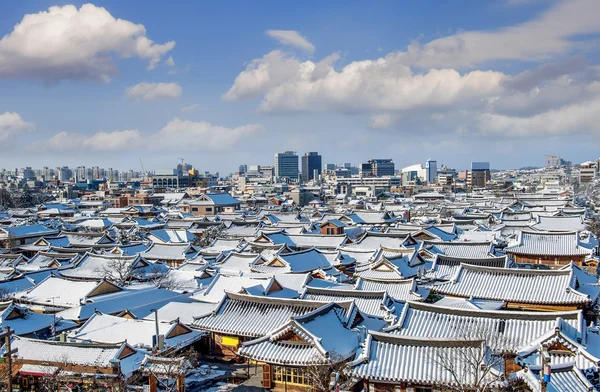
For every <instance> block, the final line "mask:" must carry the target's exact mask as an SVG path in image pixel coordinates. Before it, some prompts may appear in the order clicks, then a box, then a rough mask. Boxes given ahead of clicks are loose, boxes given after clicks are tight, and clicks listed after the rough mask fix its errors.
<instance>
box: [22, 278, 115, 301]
mask: <svg viewBox="0 0 600 392" xmlns="http://www.w3.org/2000/svg"><path fill="white" fill-rule="evenodd" d="M107 285H108V286H107ZM101 288H102V290H100V289H101ZM104 288H108V289H109V290H108V291H107V292H109V291H120V290H121V288H120V287H117V286H115V285H113V284H111V283H109V282H106V281H100V282H98V281H84V280H71V279H66V278H63V277H60V276H49V277H47V278H46V279H44V280H43V281H41V282H40V283H39V284H38V285H37V286H35V287H33V288H32V289H31V290H29V291H28V292H27V293H24V294H23V295H22V296H21V299H22V300H23V301H26V302H29V303H34V304H38V305H44V306H49V307H51V306H57V307H63V308H71V307H75V306H79V305H80V304H81V303H82V302H85V300H86V299H87V298H91V297H93V296H94V295H98V294H99V292H100V291H104Z"/></svg>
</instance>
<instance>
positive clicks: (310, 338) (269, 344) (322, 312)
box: [239, 303, 359, 366]
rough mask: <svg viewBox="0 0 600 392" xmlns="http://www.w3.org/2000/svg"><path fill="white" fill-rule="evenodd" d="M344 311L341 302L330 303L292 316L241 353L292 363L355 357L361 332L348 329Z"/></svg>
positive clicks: (282, 362)
mask: <svg viewBox="0 0 600 392" xmlns="http://www.w3.org/2000/svg"><path fill="white" fill-rule="evenodd" d="M345 312H346V309H344V308H342V307H340V306H339V305H338V304H334V303H330V304H327V305H324V306H322V307H321V308H319V309H316V310H314V311H312V312H310V313H308V314H306V315H303V316H296V317H293V318H292V320H290V321H288V322H286V323H285V324H283V325H281V326H279V327H278V328H276V329H275V330H274V331H272V332H270V333H268V334H267V335H265V336H264V337H262V338H259V339H256V340H253V341H250V342H245V343H243V344H242V347H241V348H240V349H239V354H240V355H242V356H244V357H246V358H250V359H253V360H257V361H261V362H266V363H270V364H279V365H290V366H307V365H311V364H315V363H316V364H324V363H329V362H341V361H343V360H345V359H347V358H350V357H352V356H353V355H354V353H355V352H356V350H357V348H358V344H359V333H358V331H356V330H354V331H353V330H351V329H350V328H349V326H348V322H347V320H346V317H345ZM290 337H294V340H292V339H290Z"/></svg>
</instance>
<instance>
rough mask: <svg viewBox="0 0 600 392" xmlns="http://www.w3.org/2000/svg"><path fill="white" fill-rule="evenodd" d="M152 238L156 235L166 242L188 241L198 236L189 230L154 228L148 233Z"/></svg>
mask: <svg viewBox="0 0 600 392" xmlns="http://www.w3.org/2000/svg"><path fill="white" fill-rule="evenodd" d="M148 236H149V237H150V238H152V237H155V238H156V239H158V240H160V241H162V242H164V243H173V244H177V243H186V242H192V241H194V240H195V239H196V238H198V237H196V235H194V234H192V233H190V232H189V231H187V230H173V229H160V230H152V231H151V232H150V233H148Z"/></svg>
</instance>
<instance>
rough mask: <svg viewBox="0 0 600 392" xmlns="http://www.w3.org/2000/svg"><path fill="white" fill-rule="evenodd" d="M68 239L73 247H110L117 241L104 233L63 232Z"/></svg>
mask: <svg viewBox="0 0 600 392" xmlns="http://www.w3.org/2000/svg"><path fill="white" fill-rule="evenodd" d="M63 234H64V235H66V236H67V238H68V239H69V243H70V244H71V245H72V246H75V247H95V246H98V247H110V246H114V245H115V244H116V243H117V242H116V241H115V240H114V239H113V238H111V237H110V236H109V235H108V234H106V233H90V232H85V233H79V232H63Z"/></svg>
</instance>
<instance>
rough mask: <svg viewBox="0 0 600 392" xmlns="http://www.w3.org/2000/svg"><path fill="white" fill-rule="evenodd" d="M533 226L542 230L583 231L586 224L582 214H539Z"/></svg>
mask: <svg viewBox="0 0 600 392" xmlns="http://www.w3.org/2000/svg"><path fill="white" fill-rule="evenodd" d="M533 228H534V229H536V230H541V231H582V230H585V225H584V224H583V218H582V217H580V216H538V219H537V223H536V224H534V225H533Z"/></svg>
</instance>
